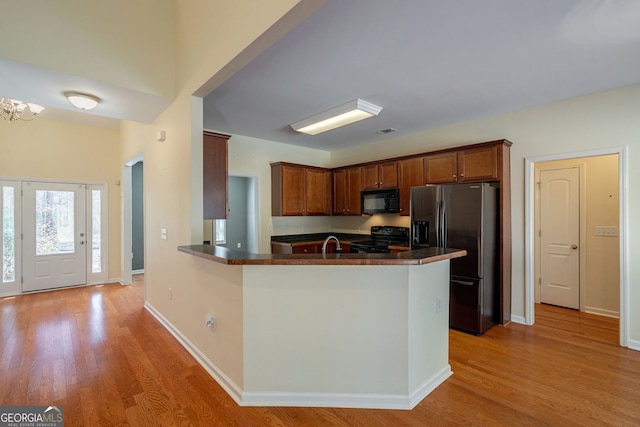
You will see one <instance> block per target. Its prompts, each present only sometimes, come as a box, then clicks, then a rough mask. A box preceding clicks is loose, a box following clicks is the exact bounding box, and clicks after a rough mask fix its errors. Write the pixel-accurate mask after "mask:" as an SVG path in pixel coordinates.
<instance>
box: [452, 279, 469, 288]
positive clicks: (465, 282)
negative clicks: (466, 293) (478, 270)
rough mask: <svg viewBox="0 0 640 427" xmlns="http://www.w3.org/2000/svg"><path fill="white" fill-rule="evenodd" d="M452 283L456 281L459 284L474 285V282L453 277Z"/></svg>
mask: <svg viewBox="0 0 640 427" xmlns="http://www.w3.org/2000/svg"><path fill="white" fill-rule="evenodd" d="M451 283H455V284H457V285H464V286H473V282H468V281H466V280H456V279H451Z"/></svg>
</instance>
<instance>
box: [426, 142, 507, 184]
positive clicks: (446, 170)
mask: <svg viewBox="0 0 640 427" xmlns="http://www.w3.org/2000/svg"><path fill="white" fill-rule="evenodd" d="M424 173H425V176H426V182H427V183H428V184H446V183H451V182H474V181H491V180H496V179H498V146H497V145H492V146H486V147H477V148H468V149H462V150H459V151H453V152H448V153H442V154H434V155H431V156H427V157H425V160H424Z"/></svg>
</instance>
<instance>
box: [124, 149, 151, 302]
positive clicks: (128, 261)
mask: <svg viewBox="0 0 640 427" xmlns="http://www.w3.org/2000/svg"><path fill="white" fill-rule="evenodd" d="M143 161H144V157H143V155H142V153H141V154H138V155H137V156H135V157H134V158H132V159H131V160H129V161H128V162H127V163H125V165H124V167H123V170H122V248H121V249H122V258H121V272H120V283H121V284H123V285H125V286H126V285H131V284H132V283H133V278H132V272H133V268H132V267H133V256H132V254H133V205H134V200H133V168H134V165H136V164H137V163H141V162H143ZM141 180H142V181H144V172H143V176H142V177H141ZM142 212H143V218H144V194H143V196H142ZM143 224H144V219H143ZM143 227H144V225H143ZM143 235H144V231H143ZM142 258H143V259H144V258H145V256H144V247H143V254H142ZM145 291H146V288H145ZM145 297H146V294H145Z"/></svg>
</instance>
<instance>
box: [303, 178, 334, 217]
mask: <svg viewBox="0 0 640 427" xmlns="http://www.w3.org/2000/svg"><path fill="white" fill-rule="evenodd" d="M304 183H305V202H306V212H305V213H304V215H331V207H330V206H331V203H330V201H331V190H330V187H329V186H330V185H331V172H329V170H327V169H315V168H305V169H304Z"/></svg>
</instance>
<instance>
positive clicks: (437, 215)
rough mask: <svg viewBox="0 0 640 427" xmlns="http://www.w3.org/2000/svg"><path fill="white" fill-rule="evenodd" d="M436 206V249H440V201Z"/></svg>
mask: <svg viewBox="0 0 640 427" xmlns="http://www.w3.org/2000/svg"><path fill="white" fill-rule="evenodd" d="M436 205H437V208H436V247H440V246H441V245H440V228H441V227H440V201H438V202H437V203H436Z"/></svg>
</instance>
